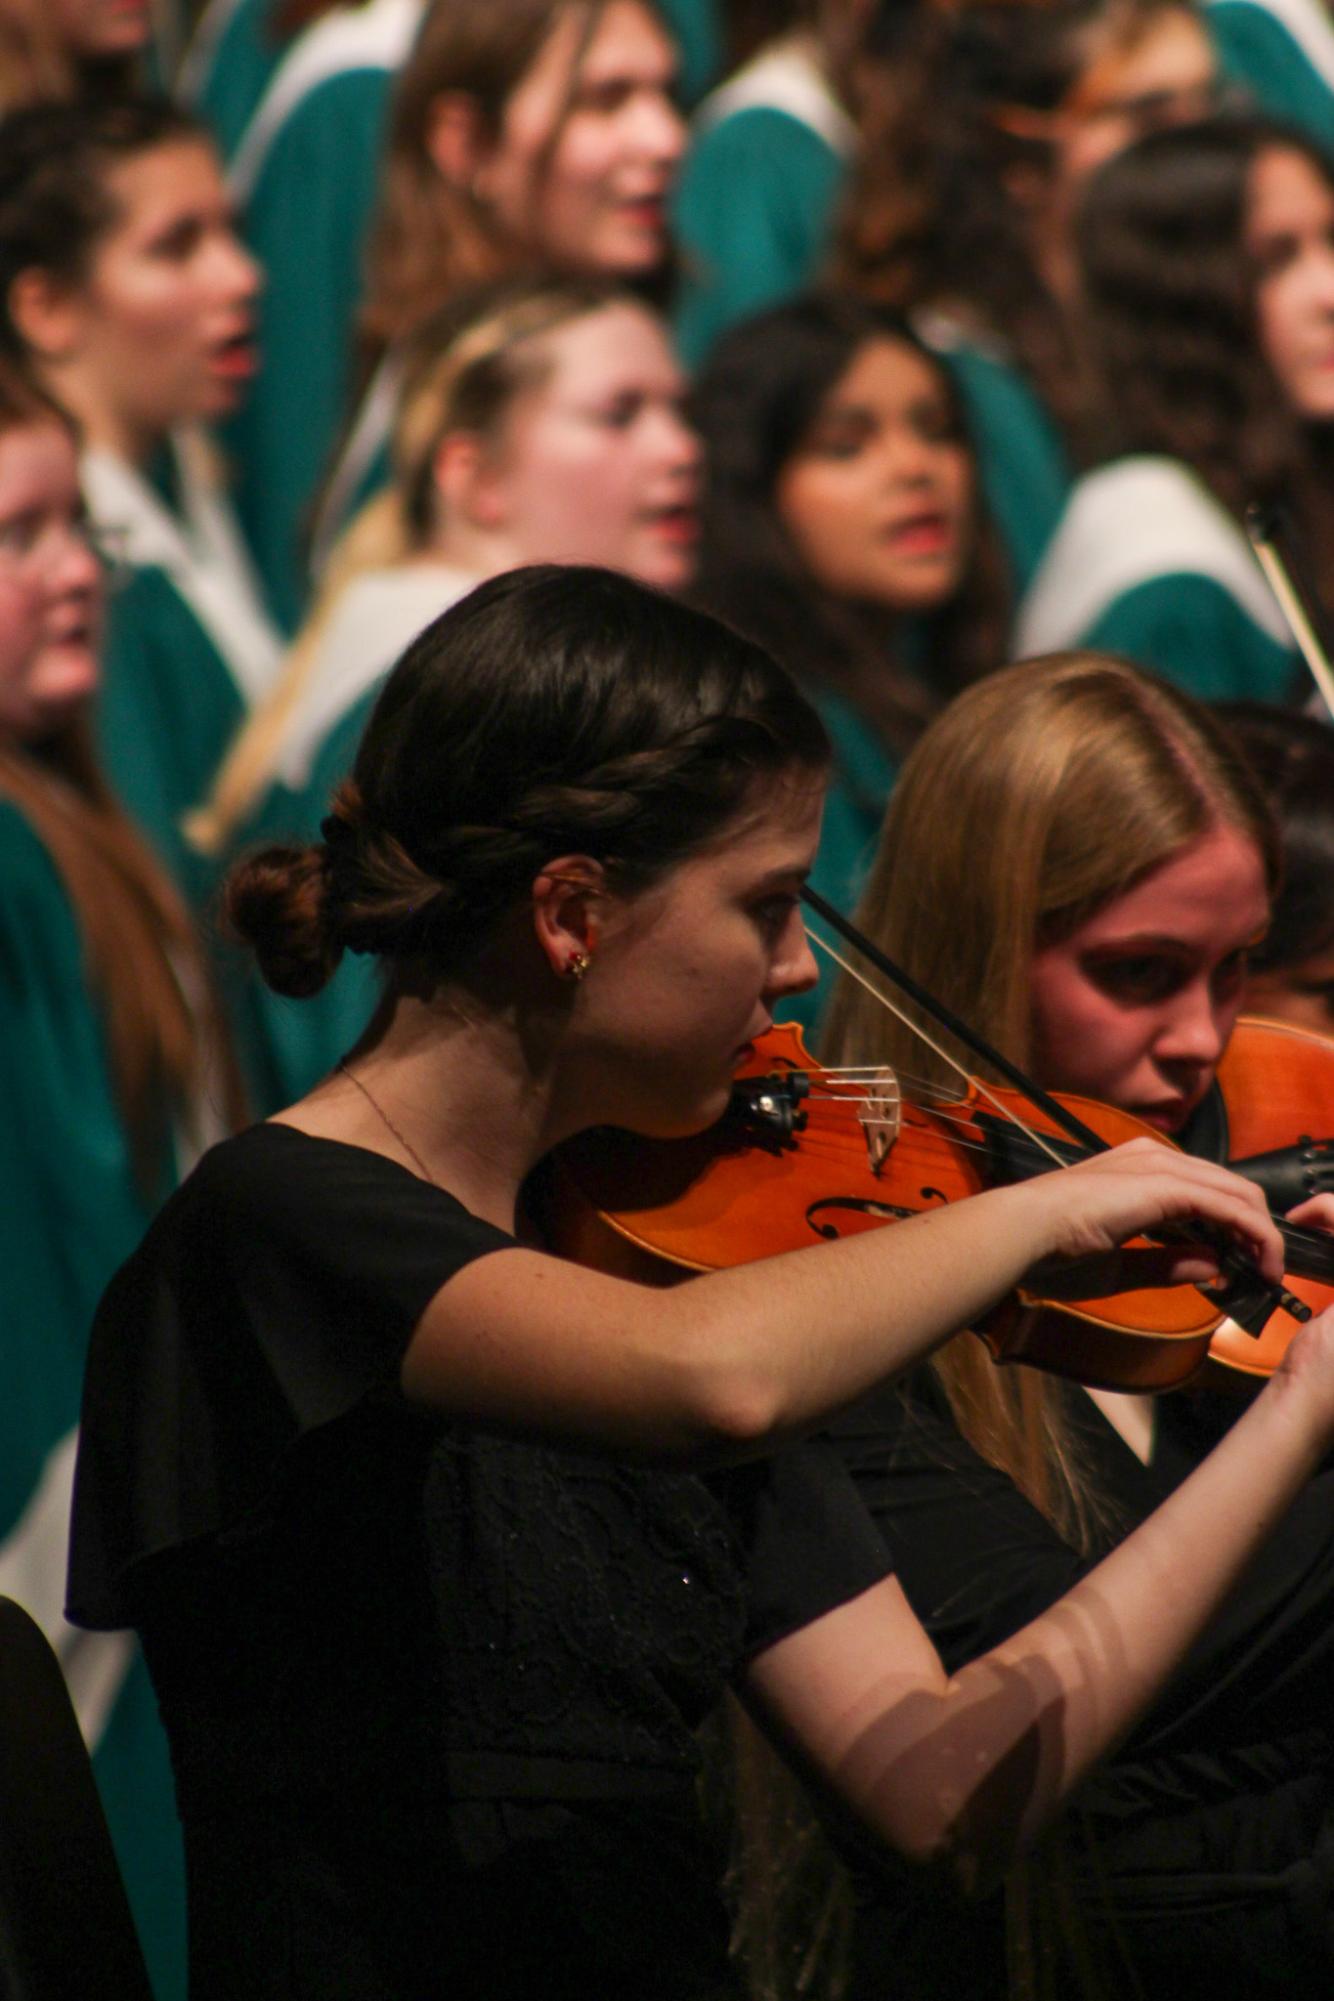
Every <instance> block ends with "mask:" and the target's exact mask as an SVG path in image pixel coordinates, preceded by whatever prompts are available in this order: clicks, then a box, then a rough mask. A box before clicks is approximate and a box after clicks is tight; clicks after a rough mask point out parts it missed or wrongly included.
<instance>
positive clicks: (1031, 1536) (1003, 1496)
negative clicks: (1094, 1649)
mask: <svg viewBox="0 0 1334 2001" xmlns="http://www.w3.org/2000/svg"><path fill="white" fill-rule="evenodd" d="M828 1436H829V1439H830V1442H831V1444H832V1445H833V1446H834V1447H835V1449H836V1450H837V1451H838V1453H839V1455H840V1457H841V1458H842V1460H843V1463H844V1465H845V1467H846V1469H847V1471H848V1473H849V1475H850V1476H851V1478H852V1480H853V1481H854V1483H855V1485H856V1487H857V1489H858V1492H859V1493H860V1494H861V1497H862V1500H863V1502H864V1503H865V1505H866V1507H867V1509H868V1510H869V1512H870V1514H871V1516H872V1518H873V1519H874V1520H875V1522H876V1523H877V1525H878V1527H879V1528H880V1531H881V1534H882V1535H883V1537H884V1539H885V1541H886V1543H887V1544H888V1546H889V1549H890V1552H891V1554H892V1556H893V1560H894V1569H895V1573H896V1575H897V1576H898V1579H899V1582H900V1583H901V1584H902V1586H903V1589H904V1591H905V1592H906V1593H907V1596H908V1601H909V1603H910V1604H911V1605H912V1608H913V1610H914V1611H915V1612H916V1614H917V1616H918V1618H919V1619H920V1620H921V1621H922V1624H923V1625H924V1626H925V1628H926V1630H927V1632H928V1633H929V1634H930V1636H931V1639H932V1641H933V1643H934V1645H935V1646H936V1648H937V1650H938V1652H939V1653H940V1656H941V1658H942V1660H943V1661H944V1663H945V1666H946V1668H947V1669H949V1670H950V1671H951V1672H953V1671H954V1670H955V1669H956V1668H959V1667H961V1666H962V1665H963V1664H964V1663H965V1662H966V1661H970V1660H973V1659H974V1658H975V1657H976V1656H977V1655H978V1654H982V1653H985V1652H986V1651H987V1649H988V1648H989V1647H993V1646H996V1645H997V1644H998V1643H999V1642H1000V1641H1001V1640H1004V1639H1008V1638H1009V1636H1010V1635H1011V1634H1012V1633H1015V1632H1017V1631H1018V1630H1019V1628H1020V1627H1021V1626H1023V1625H1026V1624H1027V1623H1028V1621H1029V1620H1030V1619H1032V1618H1035V1617H1036V1616H1037V1614H1038V1613H1039V1612H1041V1611H1044V1610H1045V1609H1046V1607H1047V1606H1049V1605H1050V1604H1052V1603H1053V1601H1054V1600H1055V1599H1057V1598H1059V1597H1060V1596H1061V1595H1062V1593H1063V1592H1065V1591H1068V1590H1069V1588H1070V1586H1071V1585H1072V1584H1073V1583H1074V1582H1075V1580H1076V1579H1077V1578H1078V1577H1079V1576H1080V1575H1081V1574H1082V1573H1083V1571H1084V1569H1085V1568H1086V1567H1087V1566H1086V1564H1085V1563H1084V1561H1083V1559H1082V1558H1081V1557H1080V1556H1079V1555H1078V1554H1077V1552H1076V1551H1075V1550H1073V1549H1071V1548H1070V1546H1069V1544H1068V1543H1066V1542H1063V1541H1062V1539H1061V1537H1060V1536H1059V1535H1058V1534H1057V1533H1056V1531H1055V1529H1054V1528H1053V1527H1052V1525H1051V1523H1050V1522H1048V1521H1047V1519H1046V1518H1045V1516H1043V1515H1041V1514H1040V1513H1039V1512H1038V1510H1037V1509H1036V1508H1034V1507H1033V1506H1032V1505H1031V1504H1030V1503H1029V1502H1028V1501H1026V1500H1025V1499H1024V1497H1023V1495H1022V1494H1021V1493H1020V1492H1019V1490H1018V1488H1017V1487H1016V1486H1015V1485H1014V1483H1013V1481H1011V1480H1010V1479H1009V1478H1008V1476H1007V1475H1006V1474H1004V1473H1001V1472H999V1471H998V1470H997V1469H996V1468H995V1467H994V1466H991V1465H988V1463H987V1462H986V1460H984V1459H982V1458H981V1457H980V1456H979V1455H978V1454H977V1453H976V1452H974V1451H973V1449H972V1447H971V1446H970V1445H968V1444H966V1443H965V1441H964V1439H963V1438H962V1437H961V1436H960V1434H959V1432H958V1430H957V1429H956V1427H955V1424H954V1420H953V1418H952V1417H951V1415H950V1413H949V1409H948V1405H947V1404H946V1402H945V1399H944V1396H943V1394H942V1393H941V1391H940V1390H939V1388H938V1387H937V1385H936V1383H935V1381H934V1379H933V1378H932V1377H930V1376H929V1375H928V1374H927V1373H926V1372H925V1371H918V1372H916V1373H915V1374H914V1375H913V1376H912V1377H911V1378H910V1379H909V1380H908V1381H907V1382H906V1383H901V1384H891V1385H888V1386H886V1387H883V1388H881V1389H878V1390H876V1391H874V1392H873V1393H872V1394H871V1395H870V1396H867V1397H863V1398H862V1399H861V1400H860V1401H859V1402H857V1403H856V1404H854V1405H853V1406H852V1407H851V1408H850V1409H849V1410H847V1411H845V1412H843V1413H842V1415H841V1416H839V1417H838V1418H836V1419H835V1420H834V1422H833V1423H832V1425H831V1426H830V1427H829V1430H828Z"/></svg>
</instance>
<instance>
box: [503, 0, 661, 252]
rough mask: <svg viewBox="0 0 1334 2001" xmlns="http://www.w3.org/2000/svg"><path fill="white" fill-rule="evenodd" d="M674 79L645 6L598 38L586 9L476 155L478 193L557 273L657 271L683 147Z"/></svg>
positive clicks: (630, 10)
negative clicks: (496, 132)
mask: <svg viewBox="0 0 1334 2001" xmlns="http://www.w3.org/2000/svg"><path fill="white" fill-rule="evenodd" d="M676 69H677V59H676V51H675V49H674V47H673V45H672V43H671V41H670V39H669V37H668V35H667V33H666V31H665V30H664V29H663V28H662V27H661V26H660V25H659V24H658V22H657V20H656V18H655V17H654V16H653V15H652V14H651V13H650V12H649V11H648V10H647V8H644V7H641V6H640V5H639V4H638V0H610V4H609V5H607V6H606V7H604V8H602V9H601V11H600V12H599V14H598V16H597V18H596V21H595V23H594V25H593V28H592V31H591V34H590V33H589V30H588V11H587V9H586V8H585V7H583V6H569V7H565V8H563V9H562V10H561V12H560V13H559V14H558V15H557V18H556V21H555V25H554V26H553V28H552V31H551V33H550V35H549V36H548V37H547V39H546V41H545V42H544V43H543V45H542V48H541V49H540V50H539V52H538V55H537V58H536V60H535V61H534V62H533V64H532V65H531V67H530V68H529V70H528V73H527V75H526V76H524V77H523V78H522V79H521V81H520V82H519V84H518V85H517V87H516V89H515V90H514V92H513V93H512V95H511V97H510V99H509V102H508V103H507V104H506V106H505V111H504V115H503V118H502V121H501V128H500V133H499V135H498V137H497V139H496V141H495V143H494V145H493V146H490V147H485V148H483V149H482V150H481V152H480V154H479V157H478V159H477V162H476V165H475V167H474V169H473V171H472V174H471V178H470V185H471V187H472V191H473V193H474V194H475V195H476V196H477V198H478V199H479V200H480V201H481V202H483V203H484V204H485V205H486V206H487V207H489V208H490V209H491V210H492V212H493V213H494V215H495V216H496V218H497V220H498V221H499V222H500V223H501V224H502V225H503V226H504V228H505V231H506V233H507V234H508V235H509V236H511V237H512V238H513V239H514V241H515V242H516V243H518V244H520V245H522V246H523V247H524V248H525V249H526V250H528V251H529V252H531V253H532V254H533V255H534V256H536V257H537V258H539V259H540V261H541V262H542V263H543V264H546V265H549V266H551V267H552V268H553V269H555V270H560V271H573V272H581V273H595V274H599V275H609V276H618V275H623V276H626V277H634V276H636V275H642V274H643V273H645V272H649V271H653V270H656V269H657V267H658V266H659V265H660V264H661V263H662V262H663V261H664V259H665V257H666V255H667V249H668V214H667V208H668V202H669V199H670V196H671V191H672V183H673V181H674V179H675V175H676V169H677V166H678V164H679V162H680V158H681V154H682V151H683V150H684V146H685V126H684V124H683V122H682V119H681V115H680V113H679V112H678V110H677V108H676V104H675V100H674V97H673V91H674V89H675V84H676Z"/></svg>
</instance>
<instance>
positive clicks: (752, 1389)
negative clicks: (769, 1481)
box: [687, 1371, 783, 1458]
mask: <svg viewBox="0 0 1334 2001" xmlns="http://www.w3.org/2000/svg"><path fill="white" fill-rule="evenodd" d="M687 1407H688V1419H687V1422H688V1425H689V1428H690V1431H691V1432H692V1434H693V1437H694V1440H695V1443H696V1445H697V1447H698V1449H699V1450H701V1451H703V1452H707V1453H713V1454H722V1455H724V1456H725V1457H729V1458H730V1457H739V1458H744V1457H745V1456H746V1454H748V1453H751V1452H760V1451H763V1449H764V1448H765V1447H766V1446H767V1445H770V1444H772V1443H773V1442H774V1441H775V1440H776V1438H777V1437H778V1435H779V1433H780V1431H781V1429H782V1415H783V1413H782V1410H781V1407H780V1403H779V1400H778V1399H777V1398H776V1397H775V1396H774V1395H773V1394H772V1393H771V1390H770V1389H769V1387H768V1386H767V1385H765V1384H761V1383H755V1382H753V1381H750V1380H747V1379H745V1378H744V1377H742V1378H733V1377H731V1376H729V1375H727V1374H726V1373H724V1374H722V1375H718V1374H717V1373H716V1372H712V1371H710V1372H706V1374H705V1377H704V1379H701V1380H699V1381H696V1382H695V1383H693V1384H692V1385H691V1386H690V1388H689V1390H688V1392H687Z"/></svg>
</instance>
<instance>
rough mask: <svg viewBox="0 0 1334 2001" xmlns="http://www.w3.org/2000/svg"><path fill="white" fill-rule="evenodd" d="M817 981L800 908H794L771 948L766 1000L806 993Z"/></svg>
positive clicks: (813, 957) (813, 959) (816, 973)
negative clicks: (771, 954)
mask: <svg viewBox="0 0 1334 2001" xmlns="http://www.w3.org/2000/svg"><path fill="white" fill-rule="evenodd" d="M819 977H820V968H819V966H818V964H817V963H816V958H815V954H814V952H812V950H811V944H810V939H809V938H808V937H807V936H806V926H805V924H804V922H803V921H802V915H801V911H800V908H798V907H796V906H794V907H793V909H792V911H791V912H790V914H789V916H788V919H787V922H786V924H785V925H784V926H783V929H782V932H781V933H780V935H779V938H778V941H777V944H776V946H775V948H774V956H773V959H772V961H771V962H770V966H769V978H768V980H767V981H766V982H765V989H764V991H765V998H766V1000H771V1001H773V1000H782V999H783V997H784V996H785V995H786V994H804V993H809V992H810V990H811V988H812V987H813V986H814V985H815V983H816V981H817V980H818V979H819Z"/></svg>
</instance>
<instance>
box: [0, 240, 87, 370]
mask: <svg viewBox="0 0 1334 2001" xmlns="http://www.w3.org/2000/svg"><path fill="white" fill-rule="evenodd" d="M9 317H10V320H11V322H12V324H13V326H14V329H15V331H16V332H17V334H18V336H19V338H20V340H22V342H23V343H24V345H25V347H29V348H31V349H32V352H33V354H34V356H35V357H36V358H37V360H38V361H68V360H69V359H70V357H71V355H72V354H73V353H74V351H75V349H76V348H77V346H78V344H79V340H80V337H81V334H82V327H83V319H82V314H81V313H80V311H79V302H78V298H77V295H76V294H75V293H74V292H73V291H72V290H71V288H70V287H69V285H67V284H66V283H65V282H64V280H63V279H59V278H56V277H55V276H54V275H53V273H51V272H50V271H45V270H43V269H42V268H41V266H40V265H36V264H32V265H29V267H28V268H27V270H26V271H20V272H19V274H18V276H17V277H16V278H15V279H14V281H13V283H12V284H11V285H10V288H9Z"/></svg>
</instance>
